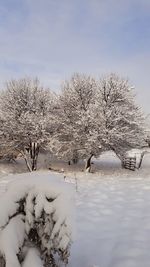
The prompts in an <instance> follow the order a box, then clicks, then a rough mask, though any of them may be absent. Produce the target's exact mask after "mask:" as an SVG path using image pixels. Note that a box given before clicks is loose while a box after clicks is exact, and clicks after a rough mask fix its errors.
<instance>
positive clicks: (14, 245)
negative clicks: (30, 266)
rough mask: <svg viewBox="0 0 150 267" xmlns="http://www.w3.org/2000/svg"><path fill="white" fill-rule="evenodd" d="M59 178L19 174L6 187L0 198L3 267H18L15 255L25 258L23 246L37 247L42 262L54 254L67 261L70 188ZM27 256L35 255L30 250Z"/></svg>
mask: <svg viewBox="0 0 150 267" xmlns="http://www.w3.org/2000/svg"><path fill="white" fill-rule="evenodd" d="M62 179H63V178H62V177H61V176H56V177H55V176H52V175H49V174H44V173H36V174H35V173H33V174H32V173H31V174H19V175H16V180H14V181H13V182H10V183H9V184H8V186H7V189H6V192H5V193H3V195H2V197H1V199H0V251H1V254H2V255H3V257H4V258H5V260H6V266H7V267H9V266H14V267H18V266H20V263H19V258H18V254H19V253H20V254H21V258H23V259H24V258H25V256H24V255H23V253H22V250H23V246H24V244H25V245H26V246H29V247H30V246H33V247H34V246H36V247H38V249H39V253H40V255H41V259H42V260H44V261H46V260H47V257H50V258H51V260H54V255H53V254H56V253H57V254H58V255H59V256H60V257H61V259H62V261H64V262H65V261H66V260H68V257H69V248H70V246H71V243H72V236H73V235H72V229H73V227H72V224H73V223H72V220H73V217H74V216H73V202H74V200H73V187H72V186H71V185H70V184H68V183H65V182H64V181H62ZM10 236H11V240H10ZM9 240H10V242H9ZM31 254H36V255H37V253H35V251H34V250H33V251H30V252H28V253H27V256H26V257H27V259H28V258H29V259H30V257H31ZM24 260H25V259H24ZM38 261H39V262H41V261H40V258H39V259H38ZM10 262H11V263H12V264H13V265H12V264H11V263H10ZM27 262H28V260H27ZM39 264H40V263H39ZM23 266H27V264H24V265H23Z"/></svg>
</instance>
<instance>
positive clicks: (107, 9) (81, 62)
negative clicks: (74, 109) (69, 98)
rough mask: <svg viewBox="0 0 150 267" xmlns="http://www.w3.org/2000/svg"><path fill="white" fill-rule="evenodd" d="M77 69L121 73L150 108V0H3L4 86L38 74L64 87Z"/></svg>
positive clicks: (0, 56) (0, 59)
mask: <svg viewBox="0 0 150 267" xmlns="http://www.w3.org/2000/svg"><path fill="white" fill-rule="evenodd" d="M73 72H82V73H87V74H89V73H90V74H92V75H95V76H96V77H99V76H100V75H101V74H107V73H109V72H117V73H118V74H120V75H122V76H124V77H128V78H129V80H130V82H131V84H132V85H134V86H135V88H136V92H137V99H138V101H139V103H140V104H141V105H142V106H143V109H144V110H145V111H146V112H150V104H149V101H150V90H149V86H150V0H1V1H0V78H1V79H0V86H1V87H3V83H4V82H5V80H8V79H11V78H19V77H23V76H38V77H39V79H40V80H41V82H42V83H44V84H45V85H46V86H49V87H50V88H52V89H54V90H59V88H60V85H61V82H62V80H65V79H68V78H69V77H70V76H71V74H72V73H73Z"/></svg>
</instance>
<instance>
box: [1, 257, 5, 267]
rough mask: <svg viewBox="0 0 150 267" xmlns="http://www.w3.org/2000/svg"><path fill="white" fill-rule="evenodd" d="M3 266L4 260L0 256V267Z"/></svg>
mask: <svg viewBox="0 0 150 267" xmlns="http://www.w3.org/2000/svg"><path fill="white" fill-rule="evenodd" d="M5 266H6V262H5V259H4V258H3V257H2V256H1V257H0V267H5Z"/></svg>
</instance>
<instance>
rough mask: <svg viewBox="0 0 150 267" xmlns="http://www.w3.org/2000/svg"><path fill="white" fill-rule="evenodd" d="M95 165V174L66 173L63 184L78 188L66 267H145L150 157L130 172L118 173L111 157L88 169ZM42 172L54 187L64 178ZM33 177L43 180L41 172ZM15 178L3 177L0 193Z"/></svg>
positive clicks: (148, 261)
mask: <svg viewBox="0 0 150 267" xmlns="http://www.w3.org/2000/svg"><path fill="white" fill-rule="evenodd" d="M149 157H150V156H149ZM98 162H99V167H98V169H99V172H95V173H92V174H87V173H86V174H84V173H82V172H76V174H74V173H73V172H72V173H69V172H67V173H66V181H67V182H68V183H72V184H74V187H75V188H76V189H77V192H76V222H77V237H76V240H75V241H74V243H73V245H72V249H71V256H70V261H69V264H68V267H149V266H150V253H149V251H150V158H148V157H145V158H144V162H143V165H142V168H141V169H140V170H137V171H135V172H132V171H129V170H122V169H121V167H120V163H119V161H118V160H117V159H116V158H114V156H113V155H109V156H108V155H104V156H103V157H102V159H101V161H99V160H95V163H94V166H93V168H95V169H97V165H96V164H98ZM46 173H47V175H49V176H53V178H52V179H55V177H56V180H57V182H58V183H59V181H61V180H62V179H63V178H62V177H61V176H60V175H57V174H50V172H46ZM34 175H35V179H36V177H37V180H38V179H39V178H40V177H41V179H42V177H43V172H36V173H34ZM17 177H18V178H19V175H17ZM26 177H27V176H26ZM75 178H76V179H75ZM15 179H16V175H9V176H7V177H2V178H1V180H0V192H2V194H3V192H4V189H5V185H6V184H7V182H8V181H12V180H15ZM10 184H11V182H10ZM69 190H70V189H69ZM6 194H7V193H6ZM35 253H36V252H35ZM29 256H30V255H29ZM26 266H28V265H25V267H26ZM30 266H31V265H30ZM33 266H34V264H33ZM33 266H31V267H33ZM37 266H38V264H37ZM39 266H40V263H39ZM40 267H41V266H40Z"/></svg>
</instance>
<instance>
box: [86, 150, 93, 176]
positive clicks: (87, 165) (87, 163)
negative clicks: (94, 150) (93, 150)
mask: <svg viewBox="0 0 150 267" xmlns="http://www.w3.org/2000/svg"><path fill="white" fill-rule="evenodd" d="M92 157H93V154H91V155H90V157H89V158H88V159H87V161H86V163H85V171H86V172H90V171H91V159H92Z"/></svg>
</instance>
